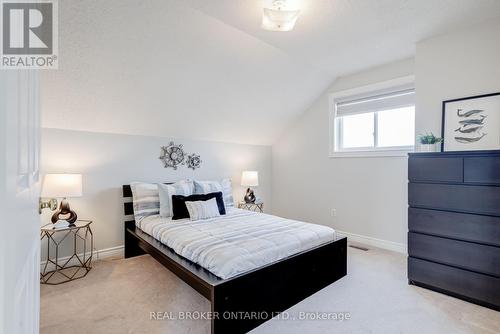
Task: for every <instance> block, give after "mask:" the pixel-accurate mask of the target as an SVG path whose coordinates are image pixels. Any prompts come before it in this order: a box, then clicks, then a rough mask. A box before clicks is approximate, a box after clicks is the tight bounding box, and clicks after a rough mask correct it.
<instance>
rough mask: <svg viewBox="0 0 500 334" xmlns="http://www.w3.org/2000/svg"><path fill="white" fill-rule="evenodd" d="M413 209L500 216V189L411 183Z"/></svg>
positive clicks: (409, 190)
mask: <svg viewBox="0 0 500 334" xmlns="http://www.w3.org/2000/svg"><path fill="white" fill-rule="evenodd" d="M408 203H409V204H410V206H412V207H421V208H428V209H439V210H451V211H458V212H465V213H478V214H485V215H492V216H500V187H495V186H468V185H448V184H423V183H410V184H409V185H408Z"/></svg>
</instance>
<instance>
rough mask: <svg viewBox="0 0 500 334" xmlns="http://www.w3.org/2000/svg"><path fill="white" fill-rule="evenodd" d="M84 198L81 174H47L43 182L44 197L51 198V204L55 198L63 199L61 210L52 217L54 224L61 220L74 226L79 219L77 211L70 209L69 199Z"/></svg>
mask: <svg viewBox="0 0 500 334" xmlns="http://www.w3.org/2000/svg"><path fill="white" fill-rule="evenodd" d="M81 196H82V175H81V174H46V175H45V178H44V181H43V189H42V197H44V198H50V199H51V200H50V201H51V202H53V201H54V199H55V198H62V200H61V204H60V206H59V209H58V210H57V211H56V212H55V213H54V215H53V216H52V219H51V221H52V223H53V224H55V223H57V221H59V220H64V221H67V222H68V223H69V224H74V223H75V221H76V219H77V218H78V216H77V214H76V212H75V211H73V210H71V209H70V207H69V203H68V200H67V199H66V198H67V197H81Z"/></svg>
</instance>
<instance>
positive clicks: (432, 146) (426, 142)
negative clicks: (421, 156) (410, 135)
mask: <svg viewBox="0 0 500 334" xmlns="http://www.w3.org/2000/svg"><path fill="white" fill-rule="evenodd" d="M417 139H418V142H419V143H420V152H436V151H438V150H437V147H436V146H437V144H439V143H441V142H442V141H443V138H439V137H436V136H435V135H434V134H433V133H432V132H431V133H430V134H429V133H426V134H425V135H418V136H417Z"/></svg>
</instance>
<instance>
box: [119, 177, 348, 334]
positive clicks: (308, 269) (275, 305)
mask: <svg viewBox="0 0 500 334" xmlns="http://www.w3.org/2000/svg"><path fill="white" fill-rule="evenodd" d="M123 197H124V213H125V216H126V217H132V218H131V219H130V220H127V221H126V222H125V258H130V257H134V256H139V255H143V254H150V255H151V256H152V257H153V258H155V259H156V260H157V261H159V262H160V263H161V264H163V265H164V266H165V267H167V268H168V269H169V270H171V271H172V272H173V273H174V274H176V275H177V276H178V277H179V278H181V279H182V280H183V281H185V282H186V283H187V284H189V285H190V286H191V287H192V288H194V289H195V290H196V291H198V292H199V293H200V294H201V295H203V296H204V297H205V298H207V299H208V300H210V302H211V332H212V333H213V334H223V333H246V332H248V331H250V330H251V329H253V328H255V327H257V326H259V325H260V324H262V323H263V322H265V321H267V320H269V319H271V318H272V317H273V316H275V315H277V314H279V313H280V312H283V311H285V310H286V309H288V308H290V307H291V306H293V305H295V304H296V303H298V302H300V301H301V300H303V299H305V298H306V297H308V296H310V295H312V294H314V293H315V292H317V291H319V290H321V289H322V288H324V287H326V286H328V285H329V284H331V283H333V282H335V281H337V280H338V279H340V278H342V277H343V276H345V275H346V273H347V251H346V247H347V239H346V238H339V237H337V236H336V235H335V234H334V233H333V234H331V233H330V232H329V230H330V229H327V228H325V227H322V226H319V225H314V224H306V223H302V222H296V221H292V220H284V219H282V218H279V217H275V216H271V215H266V214H260V213H254V212H248V211H243V210H239V209H231V210H228V214H227V215H226V216H223V217H219V218H217V219H214V220H213V221H203V222H202V221H198V222H190V221H176V222H172V221H165V218H163V219H162V218H160V217H158V216H156V217H155V216H152V217H148V219H143V221H141V223H140V224H136V222H135V220H134V219H133V216H132V215H133V206H132V202H131V197H132V193H131V189H130V186H129V185H124V186H123ZM285 225H286V226H285ZM278 226H279V227H278ZM263 230H265V231H266V233H262V232H261V231H263ZM282 230H283V231H286V234H285V233H283V231H282ZM332 231H333V230H332ZM243 235H244V236H245V238H248V240H249V242H247V243H246V242H242V241H245V240H242V238H243V237H242V236H243ZM183 240H196V242H194V241H191V242H189V243H188V242H183ZM199 240H203V243H201V242H200V241H199ZM232 240H236V241H237V242H234V243H231V242H230V241H232ZM234 244H237V245H242V244H248V247H246V248H242V247H237V248H236V247H234V248H230V247H232V245H234ZM200 245H203V247H201V246H200ZM206 245H210V247H208V246H206ZM266 248H269V249H270V248H272V249H275V250H276V251H272V252H271V251H265V249H266ZM200 249H201V251H200ZM221 249H222V250H224V252H221ZM228 254H234V256H228ZM207 268H208V269H207Z"/></svg>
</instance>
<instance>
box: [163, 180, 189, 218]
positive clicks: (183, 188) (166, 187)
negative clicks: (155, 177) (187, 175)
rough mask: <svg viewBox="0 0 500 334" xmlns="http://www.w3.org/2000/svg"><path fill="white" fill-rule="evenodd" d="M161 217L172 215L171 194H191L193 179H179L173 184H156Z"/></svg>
mask: <svg viewBox="0 0 500 334" xmlns="http://www.w3.org/2000/svg"><path fill="white" fill-rule="evenodd" d="M158 190H159V198H160V209H159V213H160V216H161V217H172V216H173V215H174V214H173V211H172V195H182V196H191V195H192V194H193V190H194V185H193V181H189V180H181V181H178V182H175V183H173V184H158Z"/></svg>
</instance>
